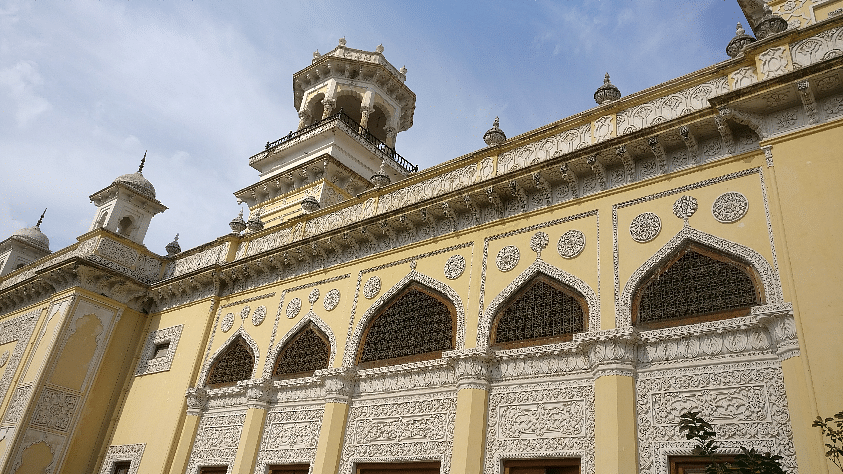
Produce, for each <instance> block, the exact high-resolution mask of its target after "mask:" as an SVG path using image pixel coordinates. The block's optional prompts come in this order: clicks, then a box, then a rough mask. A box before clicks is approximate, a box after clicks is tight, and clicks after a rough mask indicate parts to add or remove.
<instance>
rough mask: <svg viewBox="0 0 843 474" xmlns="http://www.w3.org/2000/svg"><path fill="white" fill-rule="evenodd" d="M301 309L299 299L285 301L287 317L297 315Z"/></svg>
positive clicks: (290, 317) (291, 317)
mask: <svg viewBox="0 0 843 474" xmlns="http://www.w3.org/2000/svg"><path fill="white" fill-rule="evenodd" d="M300 311H301V299H299V298H293V299H291V300H290V302H289V303H287V318H288V319H293V318H295V317H296V316H298V315H299V312H300Z"/></svg>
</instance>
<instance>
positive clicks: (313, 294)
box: [307, 288, 319, 304]
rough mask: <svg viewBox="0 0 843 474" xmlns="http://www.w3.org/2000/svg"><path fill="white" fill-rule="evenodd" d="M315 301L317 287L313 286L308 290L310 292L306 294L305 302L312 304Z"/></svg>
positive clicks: (317, 295) (317, 297)
mask: <svg viewBox="0 0 843 474" xmlns="http://www.w3.org/2000/svg"><path fill="white" fill-rule="evenodd" d="M317 301H319V288H314V289H312V290H310V294H309V295H307V302H308V303H310V304H313V303H316V302H317Z"/></svg>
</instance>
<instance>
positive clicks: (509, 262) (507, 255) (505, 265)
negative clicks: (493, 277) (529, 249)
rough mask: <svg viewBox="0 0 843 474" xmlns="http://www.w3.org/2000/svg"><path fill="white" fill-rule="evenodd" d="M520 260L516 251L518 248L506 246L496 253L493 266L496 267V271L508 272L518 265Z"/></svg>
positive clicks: (519, 253)
mask: <svg viewBox="0 0 843 474" xmlns="http://www.w3.org/2000/svg"><path fill="white" fill-rule="evenodd" d="M520 259H521V252H519V251H518V247H516V246H514V245H507V246H506V247H504V248H502V249H500V251H499V252H498V256H497V258H495V264H496V265H497V266H498V270H500V271H502V272H508V271H510V270H512V269H513V268H515V267H516V266H517V265H518V261H519V260H520Z"/></svg>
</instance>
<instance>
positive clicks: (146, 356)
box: [135, 324, 184, 376]
mask: <svg viewBox="0 0 843 474" xmlns="http://www.w3.org/2000/svg"><path fill="white" fill-rule="evenodd" d="M182 329H184V324H179V325H178V326H172V327H169V328H164V329H159V330H157V331H150V332H149V336H147V338H146V343H145V344H144V346H143V351H142V352H141V356H140V359H139V360H138V366H137V368H136V369H135V376H139V375H146V374H154V373H158V372H166V371H168V370H170V366H171V365H172V364H173V358H174V357H175V356H176V348H177V347H178V345H179V338H180V337H181V332H182ZM165 342H167V343H169V346H168V347H167V353H166V354H165V355H163V356H161V357H155V347H156V346H158V345H159V344H163V343H165Z"/></svg>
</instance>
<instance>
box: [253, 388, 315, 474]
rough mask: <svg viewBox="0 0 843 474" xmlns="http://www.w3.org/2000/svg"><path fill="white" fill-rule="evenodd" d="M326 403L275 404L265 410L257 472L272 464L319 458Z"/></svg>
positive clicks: (305, 461)
mask: <svg viewBox="0 0 843 474" xmlns="http://www.w3.org/2000/svg"><path fill="white" fill-rule="evenodd" d="M324 413H325V407H324V406H323V405H309V406H293V407H291V406H275V407H272V408H271V409H269V411H267V413H266V420H265V421H264V429H263V435H262V436H261V442H260V448H259V450H258V458H257V462H256V463H255V464H256V470H255V472H256V473H265V472H267V468H268V467H269V466H271V465H273V464H311V463H312V462H313V459H314V458H315V457H316V446H317V443H318V441H319V430H320V428H321V426H322V416H323V414H324Z"/></svg>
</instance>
